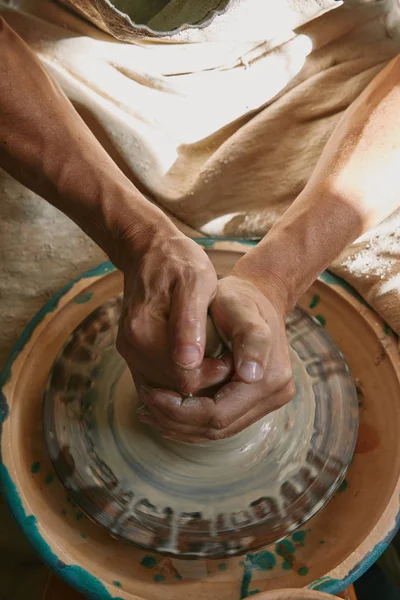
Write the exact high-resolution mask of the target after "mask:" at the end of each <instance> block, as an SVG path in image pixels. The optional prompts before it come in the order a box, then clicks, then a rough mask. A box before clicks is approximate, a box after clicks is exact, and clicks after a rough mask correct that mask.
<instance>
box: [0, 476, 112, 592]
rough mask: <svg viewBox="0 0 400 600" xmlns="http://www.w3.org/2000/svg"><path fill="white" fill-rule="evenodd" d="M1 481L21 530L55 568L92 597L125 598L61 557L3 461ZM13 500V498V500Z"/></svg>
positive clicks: (58, 573) (68, 580)
mask: <svg viewBox="0 0 400 600" xmlns="http://www.w3.org/2000/svg"><path fill="white" fill-rule="evenodd" d="M0 483H1V487H2V490H3V491H4V492H5V494H6V495H7V499H8V501H9V506H10V509H11V512H12V514H13V515H14V517H15V519H16V520H17V522H18V524H19V526H20V527H21V529H22V532H23V533H24V534H25V536H26V537H27V538H28V540H29V541H30V543H31V544H32V546H33V547H34V548H35V550H36V551H37V552H38V554H39V555H40V557H41V558H42V560H43V561H44V562H45V563H46V564H47V565H48V566H49V567H50V569H52V571H54V572H55V573H56V574H57V575H58V576H59V577H62V578H63V579H65V581H66V582H67V583H68V584H69V585H71V586H72V587H74V588H75V589H76V590H78V591H79V592H82V593H83V594H85V595H86V596H87V597H88V598H90V599H91V600H122V598H118V597H115V596H111V595H110V594H109V592H108V591H107V589H106V587H105V586H104V585H103V584H102V583H101V581H99V580H98V579H96V577H93V575H90V574H89V573H87V571H85V569H82V567H78V566H77V565H66V564H65V563H63V562H62V561H60V560H59V558H58V557H57V556H56V555H55V554H54V552H53V551H52V549H51V548H50V546H49V545H48V543H47V542H46V541H45V540H44V539H43V538H42V536H41V535H40V532H39V529H38V526H37V521H36V518H35V517H34V516H33V515H27V514H26V513H25V510H24V507H23V505H22V502H21V499H20V497H19V495H18V491H17V488H16V487H15V484H14V482H13V481H12V479H11V477H10V475H9V473H8V471H7V468H6V467H5V466H4V465H0ZM10 500H12V501H11V502H10Z"/></svg>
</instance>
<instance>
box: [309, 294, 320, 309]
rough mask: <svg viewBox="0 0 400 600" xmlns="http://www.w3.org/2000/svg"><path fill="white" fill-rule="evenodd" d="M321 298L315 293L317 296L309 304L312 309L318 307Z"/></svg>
mask: <svg viewBox="0 0 400 600" xmlns="http://www.w3.org/2000/svg"><path fill="white" fill-rule="evenodd" d="M320 300H321V298H320V297H319V296H318V295H317V294H315V296H313V297H312V300H311V302H310V304H309V308H311V309H312V308H316V307H317V306H318V304H319V301H320Z"/></svg>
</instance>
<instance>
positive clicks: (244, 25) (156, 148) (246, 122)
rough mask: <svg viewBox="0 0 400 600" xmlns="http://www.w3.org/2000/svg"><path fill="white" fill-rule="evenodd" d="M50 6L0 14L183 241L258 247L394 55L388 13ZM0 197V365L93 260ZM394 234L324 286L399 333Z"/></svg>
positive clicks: (25, 204) (82, 2)
mask: <svg viewBox="0 0 400 600" xmlns="http://www.w3.org/2000/svg"><path fill="white" fill-rule="evenodd" d="M63 3H64V4H65V5H67V6H68V10H66V9H65V8H63V7H62V6H61V5H60V4H56V3H52V2H50V1H49V0H14V1H11V2H9V3H8V4H9V5H10V6H12V9H16V10H15V11H14V10H12V9H11V10H10V9H7V8H4V9H2V14H3V16H5V18H6V19H7V20H8V22H9V23H10V25H11V26H12V27H14V28H15V29H16V30H17V32H18V33H20V35H21V36H22V37H23V38H24V39H25V40H26V41H27V42H28V44H29V45H30V46H31V48H32V49H33V50H34V51H35V52H36V53H37V55H38V56H39V58H40V59H41V60H42V62H43V64H44V65H45V66H46V67H47V68H48V69H49V71H50V72H51V73H52V75H53V76H54V77H55V78H56V79H57V80H58V82H59V83H60V84H61V86H62V87H63V89H64V90H65V92H66V93H67V95H68V96H69V98H70V99H71V100H72V102H74V104H75V106H76V108H77V110H78V111H79V112H80V113H81V115H82V116H83V118H84V119H85V120H86V121H87V123H88V124H89V126H90V127H91V128H92V130H93V131H94V132H95V134H96V135H97V137H98V138H99V139H100V141H101V142H102V143H103V144H104V145H105V146H106V148H107V150H108V151H109V152H110V153H111V154H112V156H113V157H114V158H115V160H116V161H117V162H118V163H119V164H120V165H121V167H122V168H123V169H124V171H125V172H126V173H128V174H129V176H130V177H131V178H132V179H133V181H134V182H135V183H136V185H137V186H138V187H139V189H140V190H141V191H142V192H143V193H145V194H146V195H147V197H149V198H150V199H151V200H153V201H154V202H156V203H157V204H158V205H159V206H160V207H161V208H163V209H164V210H165V211H166V213H167V214H169V215H170V216H171V217H172V218H173V219H174V220H175V222H176V223H177V224H178V225H179V226H180V227H181V229H182V230H183V231H184V232H186V233H188V234H189V235H199V234H203V235H212V236H222V235H228V236H242V237H246V236H262V235H264V234H265V233H266V232H267V231H268V229H269V228H270V227H271V225H272V224H273V222H274V221H275V220H276V219H277V218H279V216H280V215H281V214H282V213H283V212H284V210H285V209H286V208H287V207H288V206H289V204H290V203H291V202H292V201H293V200H294V198H295V197H296V196H297V194H298V193H299V192H300V191H301V189H302V188H303V187H304V185H305V183H306V181H307V179H308V177H309V175H310V173H311V171H312V169H313V167H314V165H315V163H316V161H317V159H318V157H319V155H320V153H321V150H322V148H323V146H324V144H325V143H326V141H327V139H328V137H329V135H330V133H331V131H332V129H333V128H334V126H335V124H336V123H337V121H338V120H339V118H340V116H341V114H342V113H343V111H344V110H345V109H346V108H347V106H348V105H349V104H351V102H353V100H354V99H355V98H357V96H358V95H359V94H360V92H361V91H362V90H363V89H364V88H365V86H366V85H367V84H368V83H369V82H370V81H371V79H372V78H373V77H374V76H375V75H376V74H377V73H378V72H379V71H380V70H381V69H382V68H383V67H384V66H385V65H386V64H387V62H388V61H389V60H390V59H391V58H392V57H393V56H395V55H396V54H397V53H398V51H399V49H400V34H397V28H398V23H399V22H400V19H399V15H398V8H397V6H398V5H397V3H396V2H394V1H393V2H387V1H386V0H383V1H376V0H369V1H368V0H362V1H355V2H354V0H353V1H350V0H348V1H347V2H345V3H344V4H342V3H341V2H336V1H334V0H230V1H228V0H206V1H204V2H200V3H199V2H197V0H185V1H184V0H170V1H169V2H167V1H166V0H151V1H148V0H146V2H144V0H131V1H128V0H114V2H110V1H109V0H96V2H94V0H79V2H78V0H63ZM71 8H73V9H75V10H76V11H77V12H79V16H78V15H77V13H76V12H75V13H74V12H73V11H71V10H70V9H71ZM126 11H129V14H126ZM90 21H91V22H92V24H91V23H90ZM93 24H95V25H96V27H95V26H94V25H93ZM110 34H112V35H113V36H114V37H111V35H110ZM119 40H125V43H124V42H121V41H119ZM126 42H128V43H126ZM0 186H1V188H0V189H1V193H2V196H3V200H2V203H1V206H0V211H1V214H0V222H1V223H3V224H5V223H7V226H5V227H4V229H5V231H4V232H3V231H2V232H1V239H2V246H1V248H0V253H1V255H0V260H1V263H2V265H5V277H2V278H1V281H0V294H1V296H2V298H1V302H2V312H3V315H2V316H3V322H4V326H3V328H2V330H1V332H0V360H1V359H3V358H4V356H5V354H6V352H7V351H8V350H9V347H10V344H11V343H12V342H13V341H14V339H15V335H16V332H17V331H20V329H21V327H22V326H23V324H24V322H25V321H26V319H27V318H28V317H29V316H31V315H32V313H34V312H35V311H36V310H37V309H38V308H39V306H40V305H41V303H42V302H43V300H44V299H45V297H46V296H47V295H48V294H49V293H51V292H53V291H54V289H56V288H58V287H60V285H62V284H63V283H64V282H65V281H66V280H67V279H69V278H70V277H71V276H74V275H76V273H77V271H80V270H82V269H83V268H86V267H88V266H90V265H91V264H92V263H93V262H96V261H99V260H101V258H102V255H101V252H100V251H99V250H98V249H97V248H96V247H95V245H94V244H92V243H91V241H90V240H88V239H87V238H86V236H85V235H84V234H83V233H81V232H80V231H79V230H78V229H77V228H76V227H75V225H73V224H72V223H70V222H69V221H68V219H66V218H65V217H64V216H63V215H60V214H59V213H58V212H57V211H56V210H55V209H53V208H52V207H50V206H47V205H45V203H43V202H42V201H40V200H39V199H37V198H34V196H33V194H30V193H29V192H27V191H26V190H24V189H23V188H22V187H21V186H20V185H18V184H16V183H15V182H13V181H11V180H10V178H8V177H6V176H4V177H2V179H1V181H0ZM26 215H28V218H27V216H26ZM398 223H399V221H398V219H397V218H394V219H392V221H389V222H388V223H385V224H384V225H382V226H381V227H378V228H377V229H376V230H375V231H374V232H371V233H369V234H368V235H366V236H364V237H363V238H362V239H361V240H360V241H358V242H357V243H356V244H354V245H353V246H352V247H351V248H350V249H349V250H348V251H346V252H345V253H344V255H343V256H342V257H341V258H340V260H337V261H335V263H334V265H333V266H332V270H333V271H334V272H335V273H337V274H339V275H340V276H342V277H344V278H345V279H346V280H347V281H348V282H349V283H350V284H351V285H353V286H354V287H355V288H356V289H357V290H358V291H359V292H360V293H361V294H362V295H363V296H364V297H365V298H366V300H367V301H368V302H369V303H370V304H371V305H372V306H373V307H374V308H375V309H376V310H377V311H378V312H379V313H380V314H381V315H382V316H383V317H384V318H385V319H386V320H387V321H388V323H389V324H390V325H391V326H392V327H393V328H394V329H395V330H396V331H397V332H398V333H400V299H399V293H400V292H399V286H398V276H399V267H398V265H399V264H400V262H399V261H398V260H397V259H398V257H399V252H400V226H399V225H398ZM387 231H390V232H391V233H392V236H391V237H390V238H389V237H387V236H386V232H387ZM382 232H383V233H384V235H382ZM388 240H389V241H388ZM49 273H51V276H50V277H49Z"/></svg>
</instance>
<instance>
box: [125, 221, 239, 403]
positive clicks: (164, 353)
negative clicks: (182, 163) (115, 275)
mask: <svg viewBox="0 0 400 600" xmlns="http://www.w3.org/2000/svg"><path fill="white" fill-rule="evenodd" d="M121 268H122V270H123V272H124V299H123V310H122V317H121V322H120V327H119V333H118V338H117V348H118V350H119V352H120V353H121V354H122V356H123V357H124V358H125V360H126V361H127V363H128V366H129V367H130V370H131V372H132V375H133V379H134V382H135V385H136V388H137V390H138V391H139V395H141V394H143V393H145V390H146V389H153V388H159V387H162V388H168V389H173V390H178V391H180V392H181V393H183V394H189V393H192V392H195V391H197V390H198V389H201V388H205V387H209V386H212V385H215V384H217V383H220V382H221V381H223V380H226V378H227V377H228V376H229V374H230V371H231V364H230V361H229V358H228V359H226V358H224V359H213V358H206V359H204V360H203V357H204V348H205V343H206V321H207V311H208V307H209V304H210V303H211V301H212V300H213V298H214V297H215V294H216V291H217V276H216V273H215V270H214V267H213V265H212V264H211V262H210V260H209V258H208V257H207V255H206V253H205V252H204V251H203V250H202V249H201V248H200V247H199V246H198V244H196V243H195V242H194V241H192V240H191V239H189V238H187V237H186V236H185V235H183V234H181V233H180V232H179V231H178V230H177V229H175V228H173V227H172V226H171V228H170V229H167V230H161V231H160V232H159V233H157V234H155V235H153V236H152V238H151V241H149V243H148V244H147V245H146V248H145V251H143V252H142V253H141V255H140V257H139V259H138V258H137V255H136V256H135V258H134V259H132V262H130V261H129V259H128V260H125V261H124V264H123V265H122V267H121Z"/></svg>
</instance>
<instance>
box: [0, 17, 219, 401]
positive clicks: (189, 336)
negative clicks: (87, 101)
mask: <svg viewBox="0 0 400 600" xmlns="http://www.w3.org/2000/svg"><path fill="white" fill-rule="evenodd" d="M0 167H1V168H3V169H4V170H6V171H7V172H8V173H10V174H11V175H12V176H13V177H14V178H15V179H17V180H18V181H20V182H21V183H23V184H24V185H25V186H27V187H28V188H30V189H31V190H33V191H35V192H36V193H37V194H39V195H40V196H42V197H43V198H45V199H46V200H47V201H49V202H50V203H51V204H53V205H54V206H55V207H57V208H58V209H59V210H61V211H62V212H64V213H65V214H66V215H68V216H69V217H70V218H71V219H72V220H74V221H75V222H76V223H77V224H78V225H79V226H80V227H81V228H82V229H83V230H84V231H85V232H86V233H87V234H88V235H89V236H90V237H91V238H92V239H93V240H94V241H95V242H97V244H98V245H99V246H101V247H102V248H103V250H104V251H105V252H106V253H107V254H108V256H109V257H110V259H111V260H112V261H113V263H114V264H115V265H116V266H117V267H119V268H120V269H121V270H122V271H123V273H124V308H123V318H122V322H121V326H120V330H119V336H118V347H119V350H120V352H121V354H123V356H124V358H125V359H126V360H127V362H128V365H129V367H130V368H131V371H132V374H133V377H134V379H135V383H136V385H137V386H138V387H139V388H140V386H142V385H145V384H146V385H150V386H159V385H163V384H164V385H168V386H171V387H172V389H177V388H178V389H185V391H192V390H194V389H196V386H197V385H199V386H200V387H207V385H208V384H211V385H212V384H214V383H218V382H220V381H221V380H223V379H224V378H225V377H226V374H227V373H229V370H230V366H229V365H228V364H225V363H223V362H222V361H217V360H214V359H207V360H205V361H203V362H202V358H203V355H204V348H205V337H206V318H207V309H208V305H209V303H210V302H211V299H212V298H213V296H214V295H215V293H216V282H217V278H216V274H215V271H214V269H213V267H212V265H211V263H210V262H209V260H208V258H207V257H206V255H205V253H204V252H203V251H202V250H201V249H200V248H199V247H198V246H197V244H195V242H193V241H192V240H190V239H188V238H187V237H186V236H184V235H183V234H182V233H181V232H180V231H179V230H178V229H177V228H176V227H175V226H174V225H173V224H172V223H171V221H170V220H169V219H168V218H167V217H166V216H165V215H164V214H163V213H162V211H161V210H159V209H158V208H157V207H155V206H154V205H153V204H151V203H150V202H148V201H147V200H146V199H145V198H144V197H143V196H142V195H141V194H140V193H139V192H138V190H137V189H136V188H135V187H134V186H133V184H132V183H131V182H130V181H129V179H127V177H125V175H124V174H123V173H122V172H121V171H120V170H119V168H118V167H117V165H116V164H115V163H114V162H113V161H112V159H111V158H110V157H109V156H108V154H107V153H106V152H105V150H104V149H103V148H102V146H101V145H100V144H99V143H98V141H97V140H96V138H95V137H94V136H93V135H92V133H91V132H90V131H89V129H88V128H87V127H86V125H85V124H84V122H83V121H82V120H81V118H80V117H79V115H78V114H77V112H76V111H75V110H74V108H73V106H72V105H71V103H70V102H69V101H68V99H67V98H66V97H65V95H64V94H63V92H62V91H61V89H60V88H59V87H58V85H57V84H56V83H55V82H54V81H53V80H52V79H51V78H50V77H49V75H48V74H47V73H46V71H45V70H44V69H43V68H42V66H41V64H40V62H39V61H38V60H37V59H36V58H35V56H34V55H33V53H32V52H31V51H30V50H29V48H28V47H27V46H26V45H25V44H24V42H23V41H22V40H21V39H20V38H19V37H18V36H17V35H16V34H15V33H14V32H13V31H12V30H11V29H10V28H9V27H8V25H7V24H6V23H5V21H4V20H3V19H1V18H0ZM154 363H155V364H156V366H157V367H158V368H156V369H155V368H154V366H153V365H154Z"/></svg>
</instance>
